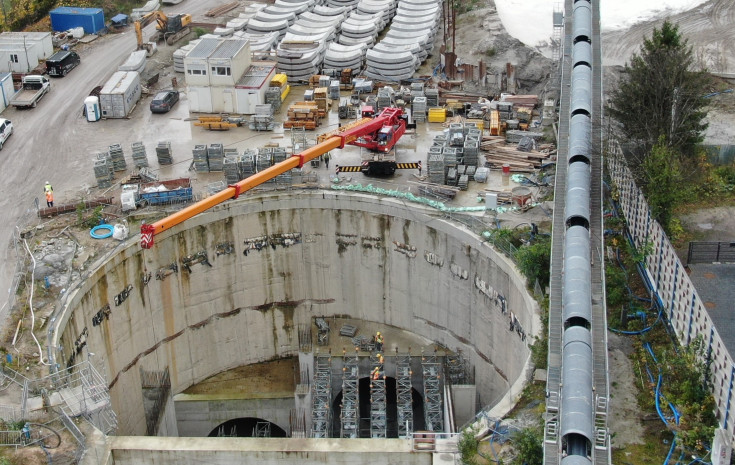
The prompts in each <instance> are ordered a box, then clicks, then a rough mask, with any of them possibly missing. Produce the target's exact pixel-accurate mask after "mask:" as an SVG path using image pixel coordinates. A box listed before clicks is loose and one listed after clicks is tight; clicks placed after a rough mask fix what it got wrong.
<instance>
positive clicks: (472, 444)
mask: <svg viewBox="0 0 735 465" xmlns="http://www.w3.org/2000/svg"><path fill="white" fill-rule="evenodd" d="M476 433H477V431H475V429H474V428H467V429H465V430H464V431H462V434H461V435H460V437H459V443H458V444H457V447H458V448H459V455H460V461H461V462H462V465H475V464H476V463H477V460H476V459H477V448H478V447H479V445H480V441H479V440H477V438H476V437H475V434H476Z"/></svg>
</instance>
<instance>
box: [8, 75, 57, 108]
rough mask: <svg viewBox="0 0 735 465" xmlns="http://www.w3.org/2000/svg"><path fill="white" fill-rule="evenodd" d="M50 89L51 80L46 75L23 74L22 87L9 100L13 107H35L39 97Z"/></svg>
mask: <svg viewBox="0 0 735 465" xmlns="http://www.w3.org/2000/svg"><path fill="white" fill-rule="evenodd" d="M50 90H51V82H50V81H49V79H48V78H47V77H46V76H39V75H34V74H30V75H28V76H23V87H22V88H21V89H20V90H19V91H18V93H17V94H15V96H14V97H13V98H12V99H11V100H10V104H11V105H13V106H14V107H19V108H28V107H33V108H35V107H36V104H37V103H38V101H39V100H41V97H43V96H44V95H46V93H47V92H49V91H50Z"/></svg>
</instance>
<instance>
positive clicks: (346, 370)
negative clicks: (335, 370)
mask: <svg viewBox="0 0 735 465" xmlns="http://www.w3.org/2000/svg"><path fill="white" fill-rule="evenodd" d="M359 385H360V370H359V358H358V356H357V351H355V354H354V355H347V354H346V353H345V355H344V367H343V368H342V417H341V420H342V422H341V424H342V430H341V431H340V437H342V438H357V437H359V435H360V432H359V428H358V426H359V422H360V415H359V412H360V391H359Z"/></svg>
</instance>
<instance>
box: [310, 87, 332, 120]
mask: <svg viewBox="0 0 735 465" xmlns="http://www.w3.org/2000/svg"><path fill="white" fill-rule="evenodd" d="M328 92H329V91H328V88H327V87H317V88H316V89H314V102H315V103H316V106H317V108H319V118H324V117H326V116H327V112H328V111H329V107H331V106H332V100H331V99H330V98H329V97H328V96H327V95H328Z"/></svg>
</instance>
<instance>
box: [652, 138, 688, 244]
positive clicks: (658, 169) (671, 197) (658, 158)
mask: <svg viewBox="0 0 735 465" xmlns="http://www.w3.org/2000/svg"><path fill="white" fill-rule="evenodd" d="M641 173H642V178H643V179H642V181H641V188H642V189H643V192H644V193H645V194H646V200H647V201H648V206H649V208H650V209H651V215H652V216H653V217H654V218H655V219H656V221H658V222H659V224H660V225H661V226H662V227H663V228H664V231H666V233H667V234H669V235H671V232H672V231H671V220H672V215H673V211H674V208H675V207H676V206H677V205H678V204H679V203H680V202H681V201H682V200H683V199H684V197H685V193H686V187H685V186H686V184H685V183H684V175H683V174H682V168H681V161H680V155H679V154H678V153H676V151H675V150H674V149H672V148H669V147H666V145H665V142H664V141H663V137H661V140H660V141H659V143H658V144H656V145H655V146H653V149H652V150H651V153H650V154H649V155H648V156H647V157H646V158H645V159H644V160H643V164H642V166H641Z"/></svg>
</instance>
